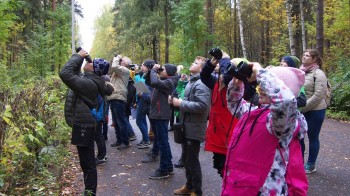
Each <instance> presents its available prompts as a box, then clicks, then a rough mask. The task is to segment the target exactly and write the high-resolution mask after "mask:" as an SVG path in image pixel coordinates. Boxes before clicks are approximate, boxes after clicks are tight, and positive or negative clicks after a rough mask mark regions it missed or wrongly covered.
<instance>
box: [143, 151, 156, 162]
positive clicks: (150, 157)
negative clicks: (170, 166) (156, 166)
mask: <svg viewBox="0 0 350 196" xmlns="http://www.w3.org/2000/svg"><path fill="white" fill-rule="evenodd" d="M158 160H159V159H158V155H155V154H153V153H152V152H149V153H147V154H146V156H145V157H144V158H143V159H142V160H141V163H151V162H156V161H158Z"/></svg>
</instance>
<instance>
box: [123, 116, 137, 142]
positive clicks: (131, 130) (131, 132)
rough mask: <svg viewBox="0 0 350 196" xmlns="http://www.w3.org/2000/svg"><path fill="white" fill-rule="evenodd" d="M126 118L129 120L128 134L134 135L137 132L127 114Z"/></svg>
mask: <svg viewBox="0 0 350 196" xmlns="http://www.w3.org/2000/svg"><path fill="white" fill-rule="evenodd" d="M125 120H126V122H127V125H126V126H127V127H128V136H129V137H130V136H132V135H135V132H134V129H133V128H132V126H131V124H130V121H129V116H125Z"/></svg>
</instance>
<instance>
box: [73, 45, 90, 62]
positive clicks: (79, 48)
mask: <svg viewBox="0 0 350 196" xmlns="http://www.w3.org/2000/svg"><path fill="white" fill-rule="evenodd" d="M80 50H82V48H81V47H78V48H77V49H75V51H76V52H77V53H78V52H79V51H80ZM84 58H85V60H86V61H87V62H89V63H92V59H91V57H90V55H87V56H85V57H84Z"/></svg>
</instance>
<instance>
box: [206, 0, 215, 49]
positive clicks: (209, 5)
mask: <svg viewBox="0 0 350 196" xmlns="http://www.w3.org/2000/svg"><path fill="white" fill-rule="evenodd" d="M205 9H206V11H207V24H208V34H209V35H213V34H214V9H213V5H212V2H211V0H206V3H205ZM205 47H206V48H205V51H208V50H209V49H210V48H212V47H213V41H212V40H207V41H206V44H205ZM205 55H206V56H207V55H208V54H205Z"/></svg>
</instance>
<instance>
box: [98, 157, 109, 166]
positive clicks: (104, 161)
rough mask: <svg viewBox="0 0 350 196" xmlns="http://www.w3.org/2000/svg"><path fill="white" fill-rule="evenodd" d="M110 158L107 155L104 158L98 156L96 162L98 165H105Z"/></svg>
mask: <svg viewBox="0 0 350 196" xmlns="http://www.w3.org/2000/svg"><path fill="white" fill-rule="evenodd" d="M107 160H108V158H107V156H105V157H103V158H102V159H99V158H96V160H95V162H96V165H103V164H105V163H106V162H107Z"/></svg>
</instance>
